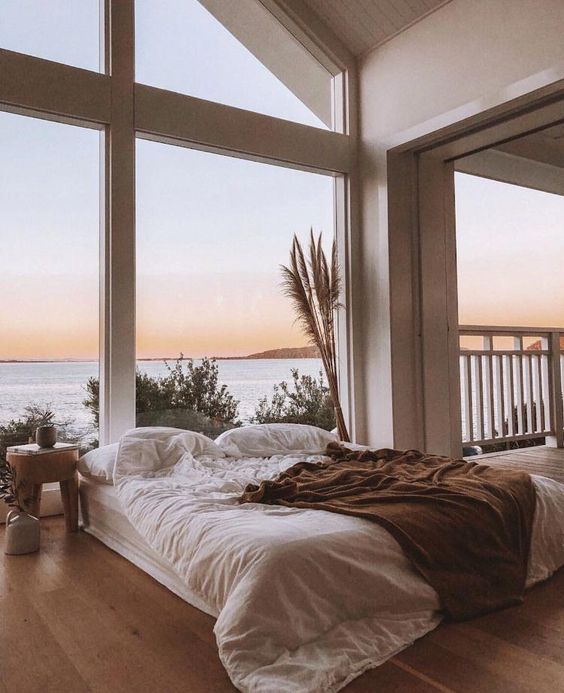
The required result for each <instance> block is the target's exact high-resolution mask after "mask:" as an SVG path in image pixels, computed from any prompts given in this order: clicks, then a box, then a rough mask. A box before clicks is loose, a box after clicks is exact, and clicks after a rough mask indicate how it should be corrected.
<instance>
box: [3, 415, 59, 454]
mask: <svg viewBox="0 0 564 693" xmlns="http://www.w3.org/2000/svg"><path fill="white" fill-rule="evenodd" d="M54 418H55V414H54V413H53V412H52V411H51V409H50V408H49V407H42V406H40V405H38V404H29V405H28V406H27V407H25V408H24V413H23V416H21V417H20V418H19V419H12V420H11V421H9V422H8V423H7V424H4V425H3V426H0V465H1V464H3V463H4V462H5V460H6V448H8V447H10V445H21V444H22V443H27V442H28V441H29V439H30V438H33V437H34V436H35V429H36V428H37V427H38V426H46V425H48V424H52V423H55V422H54Z"/></svg>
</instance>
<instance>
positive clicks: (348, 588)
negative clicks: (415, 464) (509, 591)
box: [114, 430, 564, 693]
mask: <svg viewBox="0 0 564 693" xmlns="http://www.w3.org/2000/svg"><path fill="white" fill-rule="evenodd" d="M160 435H161V434H159V432H158V431H157V430H156V431H154V433H153V437H152V439H151V436H148V435H147V432H144V433H143V438H141V437H140V436H139V432H138V431H131V432H130V433H129V434H127V435H126V436H124V437H123V438H122V441H121V444H120V448H119V453H118V457H117V460H116V465H115V470H114V481H115V485H116V492H117V495H118V498H119V499H120V501H121V503H122V505H123V508H124V511H125V513H126V515H127V517H128V518H129V520H130V521H131V523H132V524H133V525H134V527H135V528H136V529H137V531H138V532H139V533H140V534H141V535H142V536H143V537H144V538H145V539H146V540H147V541H148V543H149V544H150V545H151V546H152V547H153V548H154V549H155V551H157V553H158V554H159V555H161V556H163V557H164V558H166V559H167V560H168V562H169V563H170V564H171V565H172V566H173V567H174V569H175V571H176V572H177V573H178V575H179V576H180V577H181V578H182V580H183V581H184V582H185V583H186V586H187V588H188V589H189V590H190V591H191V592H192V593H194V594H196V595H197V596H198V597H199V598H200V599H201V600H202V601H203V602H204V603H205V604H206V605H207V606H208V611H209V612H211V613H217V614H218V618H217V622H216V625H215V628H214V631H215V635H216V639H217V644H218V648H219V655H220V658H221V661H222V663H223V665H224V666H225V668H226V670H227V672H228V674H229V676H230V678H231V680H232V681H233V683H234V684H235V686H237V688H239V689H240V690H241V691H253V692H255V691H256V692H258V691H260V692H264V693H274V692H276V693H284V692H286V691H287V692H290V691H292V692H298V691H299V692H300V693H308V692H311V693H313V692H316V693H317V692H318V691H337V690H340V689H341V688H342V687H343V686H345V685H346V684H347V683H348V682H349V681H351V680H352V679H353V678H355V677H356V676H358V675H359V674H361V673H362V672H363V671H365V670H366V669H369V668H372V667H375V666H377V665H379V664H381V663H382V662H384V661H385V660H386V659H388V658H389V657H391V656H393V655H394V654H395V653H396V652H398V651H400V650H402V649H403V648H405V647H407V646H408V645H409V644H410V643H412V642H413V641H414V640H415V639H417V638H419V637H421V636H422V635H424V634H425V633H427V632H428V631H430V630H432V629H433V628H434V627H435V626H436V625H437V624H438V623H439V621H440V620H441V616H440V614H439V612H438V608H439V604H438V600H437V595H436V593H435V592H434V590H433V589H432V588H431V587H430V585H429V584H428V583H427V582H426V581H425V580H424V579H423V578H421V577H420V575H419V574H418V573H417V572H416V571H415V570H414V569H413V568H412V566H411V564H410V562H409V561H408V560H407V558H406V557H405V556H404V554H403V552H402V551H401V549H400V548H399V545H398V544H397V543H396V541H395V540H394V539H393V538H392V537H391V536H390V535H389V534H388V533H387V532H386V531H385V530H384V529H382V528H380V527H379V526H377V525H376V524H374V523H371V522H369V521H366V520H361V519H358V518H354V517H347V516H344V515H338V514H333V513H328V512H324V511H317V510H303V509H293V508H283V507H277V506H267V505H259V504H245V505H238V504H237V502H236V501H237V498H238V496H240V495H241V493H242V491H243V489H244V488H245V486H246V485H247V484H248V483H252V482H256V481H258V480H261V479H266V478H274V477H276V476H277V475H278V474H279V473H280V472H282V471H283V470H285V469H287V468H288V467H290V466H291V465H293V464H296V463H297V462H300V461H303V460H305V459H308V457H307V456H306V455H303V454H301V455H286V456H275V457H270V458H251V459H248V458H246V459H233V458H229V457H222V456H221V454H222V453H217V455H218V456H217V457H214V456H210V455H209V454H208V455H207V456H206V455H197V454H196V455H195V456H194V455H193V454H192V453H191V452H190V451H189V450H190V444H189V441H188V440H187V439H186V438H184V439H183V435H184V434H182V433H180V432H179V433H178V434H177V438H176V440H175V439H174V436H173V437H171V434H170V430H169V432H168V433H167V434H166V435H165V434H162V436H161V438H160V439H159V436H160ZM195 452H196V451H195ZM208 452H210V451H208ZM309 459H320V457H319V456H316V457H314V458H311V457H310V458H309ZM533 479H534V484H535V488H536V491H537V510H536V514H535V523H534V530H533V546H532V551H531V558H530V565H529V578H528V584H529V585H531V584H533V583H534V582H536V581H538V580H542V579H545V578H546V577H548V576H549V575H551V574H552V573H553V572H554V570H556V569H557V568H558V567H559V566H560V565H562V564H564V486H562V485H560V484H558V483H556V482H554V481H551V480H548V479H544V478H542V477H533Z"/></svg>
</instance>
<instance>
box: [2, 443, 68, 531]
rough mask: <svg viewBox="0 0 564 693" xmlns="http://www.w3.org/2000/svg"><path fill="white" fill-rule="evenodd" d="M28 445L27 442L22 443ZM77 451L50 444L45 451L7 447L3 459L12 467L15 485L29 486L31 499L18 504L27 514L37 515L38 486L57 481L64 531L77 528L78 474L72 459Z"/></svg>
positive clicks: (38, 506)
mask: <svg viewBox="0 0 564 693" xmlns="http://www.w3.org/2000/svg"><path fill="white" fill-rule="evenodd" d="M26 447H31V446H26ZM78 454H79V451H78V449H77V447H72V448H71V449H67V450H64V449H63V450H61V449H57V448H53V449H52V450H49V451H46V450H45V449H43V450H41V449H38V451H37V452H32V453H25V454H22V453H17V452H14V451H13V448H12V449H10V448H8V451H7V455H6V459H7V461H8V464H9V465H10V466H11V467H12V468H13V469H14V470H15V472H16V479H17V483H18V485H20V484H22V485H25V486H26V487H28V488H29V492H30V493H29V496H33V499H32V500H31V501H30V502H28V503H26V502H25V498H22V507H23V508H24V510H25V511H26V512H28V513H29V514H30V515H34V516H35V517H39V512H40V507H41V490H42V487H43V484H52V483H54V482H57V481H58V482H59V486H60V489H61V499H62V501H63V509H64V511H65V524H66V528H67V532H76V531H77V530H78V476H77V472H76V463H77V460H78Z"/></svg>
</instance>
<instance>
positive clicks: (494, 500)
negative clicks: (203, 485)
mask: <svg viewBox="0 0 564 693" xmlns="http://www.w3.org/2000/svg"><path fill="white" fill-rule="evenodd" d="M327 454H328V455H329V456H330V457H332V460H330V461H326V462H320V463H317V464H314V463H308V462H302V463H300V464H296V465H295V466H293V467H291V468H290V469H288V470H287V471H286V472H284V473H283V474H281V475H280V476H279V477H278V478H277V479H276V480H274V481H263V482H262V483H261V484H260V486H258V487H257V486H253V485H249V486H247V488H246V489H245V492H244V494H243V496H242V497H241V499H240V502H242V503H268V504H272V505H285V506H289V507H298V508H314V509H319V510H328V511H330V512H335V513H342V514H344V515H354V516H356V517H361V518H364V519H367V520H371V521H373V522H376V523H377V524H379V525H381V526H382V527H384V528H385V529H387V530H388V531H389V532H390V534H391V535H392V536H393V537H394V538H395V539H396V541H397V542H398V543H399V544H400V546H401V547H402V549H403V550H404V552H405V554H406V555H407V556H408V558H409V559H410V560H411V561H412V563H413V565H414V566H415V567H416V568H417V570H419V572H420V573H421V574H422V575H423V577H424V578H425V579H426V580H427V581H428V582H429V583H430V584H431V586H432V587H433V588H434V589H435V590H436V592H437V593H438V595H439V599H440V602H441V605H442V607H443V609H444V610H445V612H446V614H447V615H448V616H449V617H451V618H452V619H456V620H462V619H466V618H471V617H473V616H477V615H479V614H483V613H486V612H488V611H492V610H494V609H499V608H501V607H504V606H509V605H511V604H516V603H519V602H521V601H522V599H523V593H524V590H525V580H526V577H527V562H528V556H529V547H530V543H531V531H532V524H533V513H534V509H535V491H534V488H533V485H532V482H531V478H530V476H529V475H528V474H525V473H523V472H514V471H508V470H506V469H494V468H492V467H488V466H486V465H482V464H476V463H474V462H465V461H463V460H451V459H447V458H444V457H436V456H433V455H424V454H423V453H421V452H418V451H416V450H408V451H406V452H401V451H398V450H389V449H383V450H368V451H351V450H348V449H347V448H345V447H340V446H339V445H336V444H334V445H330V446H329V447H328V448H327Z"/></svg>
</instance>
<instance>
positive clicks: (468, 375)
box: [466, 356, 475, 442]
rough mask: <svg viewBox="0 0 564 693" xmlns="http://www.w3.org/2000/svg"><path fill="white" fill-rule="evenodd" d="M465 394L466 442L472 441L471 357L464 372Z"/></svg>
mask: <svg viewBox="0 0 564 693" xmlns="http://www.w3.org/2000/svg"><path fill="white" fill-rule="evenodd" d="M466 392H467V393H468V411H469V417H468V440H469V441H470V442H472V441H474V440H475V438H474V407H473V401H472V400H473V397H472V357H471V356H468V369H467V371H466Z"/></svg>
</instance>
